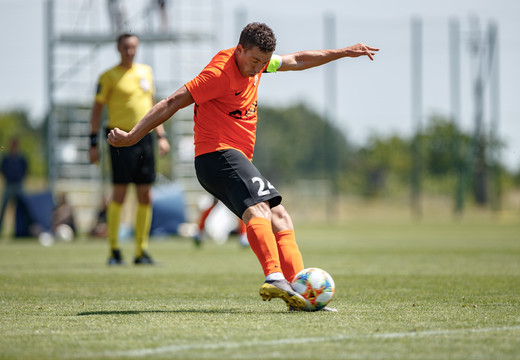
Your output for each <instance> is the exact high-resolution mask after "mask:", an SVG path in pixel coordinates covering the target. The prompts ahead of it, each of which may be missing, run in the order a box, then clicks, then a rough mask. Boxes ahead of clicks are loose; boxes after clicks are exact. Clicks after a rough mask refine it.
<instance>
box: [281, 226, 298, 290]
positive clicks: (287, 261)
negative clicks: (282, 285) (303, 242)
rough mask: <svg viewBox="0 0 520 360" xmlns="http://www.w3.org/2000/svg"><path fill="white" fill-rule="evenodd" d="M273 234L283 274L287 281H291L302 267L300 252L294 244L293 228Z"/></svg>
mask: <svg viewBox="0 0 520 360" xmlns="http://www.w3.org/2000/svg"><path fill="white" fill-rule="evenodd" d="M274 236H275V238H276V244H277V245H278V254H279V256H280V264H281V266H282V272H283V275H284V276H285V278H286V279H287V281H289V282H292V280H293V278H294V276H295V275H296V274H298V273H299V272H300V271H302V270H303V269H304V268H303V259H302V254H301V253H300V249H298V244H296V237H295V236H294V230H283V231H280V232H278V233H276V234H274Z"/></svg>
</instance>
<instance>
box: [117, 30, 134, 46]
mask: <svg viewBox="0 0 520 360" xmlns="http://www.w3.org/2000/svg"><path fill="white" fill-rule="evenodd" d="M130 37H136V38H138V39H139V37H138V36H137V35H136V34H131V33H122V34H120V35H119V36H118V37H117V45H120V44H121V43H122V42H123V40H125V39H128V38H130Z"/></svg>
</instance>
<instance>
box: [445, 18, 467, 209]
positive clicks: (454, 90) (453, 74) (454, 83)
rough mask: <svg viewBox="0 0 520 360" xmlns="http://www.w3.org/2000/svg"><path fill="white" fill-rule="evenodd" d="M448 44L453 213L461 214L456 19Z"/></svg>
mask: <svg viewBox="0 0 520 360" xmlns="http://www.w3.org/2000/svg"><path fill="white" fill-rule="evenodd" d="M449 40H450V41H449V43H450V107H451V120H452V124H453V129H454V131H455V134H454V135H455V139H454V140H455V141H454V143H453V154H454V155H453V156H454V157H455V159H456V167H457V168H456V169H455V171H456V174H457V183H456V185H455V207H454V209H455V213H456V214H459V215H460V214H462V211H463V209H464V161H463V160H462V159H463V154H462V149H461V136H462V132H461V127H460V121H461V113H460V24H459V20H458V19H451V20H450V23H449Z"/></svg>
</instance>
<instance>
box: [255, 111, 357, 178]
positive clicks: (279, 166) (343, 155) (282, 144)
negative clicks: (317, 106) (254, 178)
mask: <svg viewBox="0 0 520 360" xmlns="http://www.w3.org/2000/svg"><path fill="white" fill-rule="evenodd" d="M258 118H259V121H258V131H257V133H258V135H257V142H256V150H255V158H254V159H253V161H254V163H255V165H256V166H257V167H258V168H260V169H261V171H262V172H263V173H265V175H266V177H267V178H270V179H272V180H273V181H276V182H278V183H279V181H280V180H281V181H284V182H288V183H292V182H294V181H295V180H297V179H323V178H328V179H338V178H339V177H340V176H341V175H342V174H343V173H344V171H345V170H346V168H347V165H348V162H349V156H348V155H349V154H350V153H351V152H352V151H351V149H350V147H349V145H348V143H347V140H346V138H345V136H344V135H343V133H342V132H341V131H340V130H339V129H337V128H335V127H334V126H332V125H331V124H329V123H328V122H326V121H325V120H324V119H323V118H322V117H321V116H319V115H318V114H317V113H315V112H314V111H312V110H311V109H309V108H307V107H306V106H305V105H303V104H299V105H295V106H291V107H288V108H280V109H279V108H273V107H268V106H263V107H262V108H260V110H259V115H258ZM336 185H337V184H336Z"/></svg>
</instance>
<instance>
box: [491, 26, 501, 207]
mask: <svg viewBox="0 0 520 360" xmlns="http://www.w3.org/2000/svg"><path fill="white" fill-rule="evenodd" d="M488 43H489V54H488V55H489V63H488V65H489V95H490V101H489V108H490V115H491V118H490V135H489V136H490V145H489V147H490V148H489V150H490V158H491V167H492V177H493V184H492V191H491V196H492V197H491V202H492V203H491V206H492V208H493V210H495V211H497V210H500V207H501V206H500V205H501V204H500V195H501V187H500V143H499V135H498V133H499V131H498V129H499V125H500V77H499V68H500V63H499V51H498V26H497V24H496V23H494V22H492V23H491V24H490V25H489V30H488Z"/></svg>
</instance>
